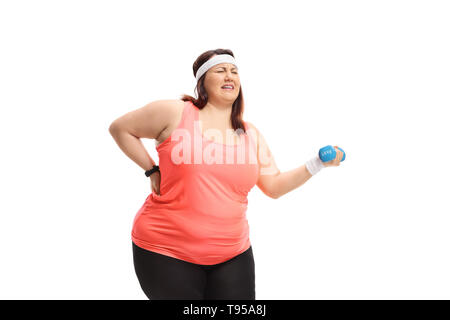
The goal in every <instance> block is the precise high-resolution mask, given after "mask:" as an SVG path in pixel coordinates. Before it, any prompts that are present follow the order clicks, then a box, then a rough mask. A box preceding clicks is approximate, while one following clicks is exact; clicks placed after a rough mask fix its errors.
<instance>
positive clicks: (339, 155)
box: [334, 146, 344, 166]
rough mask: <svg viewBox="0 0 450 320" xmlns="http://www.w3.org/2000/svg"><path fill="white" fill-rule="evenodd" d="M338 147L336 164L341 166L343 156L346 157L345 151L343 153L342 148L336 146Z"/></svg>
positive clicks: (336, 147)
mask: <svg viewBox="0 0 450 320" xmlns="http://www.w3.org/2000/svg"><path fill="white" fill-rule="evenodd" d="M334 148H335V149H336V159H335V160H336V162H335V163H336V166H339V165H340V164H341V161H342V158H343V157H344V153H342V151H341V150H339V148H338V146H334Z"/></svg>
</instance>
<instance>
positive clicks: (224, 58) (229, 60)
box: [195, 54, 237, 81]
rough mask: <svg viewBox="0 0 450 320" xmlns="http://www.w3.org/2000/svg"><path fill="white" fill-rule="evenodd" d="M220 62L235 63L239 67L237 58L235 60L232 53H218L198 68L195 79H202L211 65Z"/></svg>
mask: <svg viewBox="0 0 450 320" xmlns="http://www.w3.org/2000/svg"><path fill="white" fill-rule="evenodd" d="M220 63H231V64H234V65H235V66H236V68H237V65H236V60H234V57H233V56H232V55H229V54H218V55H216V56H214V57H212V58H211V59H209V60H208V61H206V62H205V63H204V64H202V66H201V67H200V68H198V70H197V74H196V75H195V79H197V81H198V79H200V78H201V76H202V75H203V74H204V73H205V72H206V71H208V70H209V69H210V68H211V67H213V66H215V65H217V64H220Z"/></svg>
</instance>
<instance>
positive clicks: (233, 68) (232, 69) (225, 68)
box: [217, 67, 237, 70]
mask: <svg viewBox="0 0 450 320" xmlns="http://www.w3.org/2000/svg"><path fill="white" fill-rule="evenodd" d="M220 68H223V69H226V68H225V67H218V68H217V69H220ZM233 69H236V70H237V68H236V67H233V68H231V70H233Z"/></svg>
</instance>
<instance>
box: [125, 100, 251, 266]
mask: <svg viewBox="0 0 450 320" xmlns="http://www.w3.org/2000/svg"><path fill="white" fill-rule="evenodd" d="M198 120H199V109H198V108H197V107H196V106H195V105H194V104H193V103H192V102H190V101H186V102H185V103H184V109H183V115H182V119H181V121H180V123H179V124H178V127H177V128H176V129H175V130H174V131H173V132H172V134H171V136H170V137H168V138H167V139H166V140H164V141H163V142H162V143H161V144H159V145H157V146H156V150H157V152H158V156H159V164H158V165H159V168H160V174H161V184H160V195H157V194H155V193H153V192H152V193H150V195H149V196H148V197H147V198H146V200H145V202H144V204H143V205H142V207H141V208H140V209H139V211H138V212H137V214H136V216H135V218H134V223H133V229H132V233H131V236H132V240H133V242H134V243H135V244H136V245H137V246H139V247H141V248H143V249H146V250H149V251H153V252H156V253H160V254H163V255H166V256H170V257H173V258H177V259H181V260H184V261H188V262H191V263H196V264H202V265H213V264H218V263H221V262H224V261H226V260H229V259H231V258H233V257H235V256H237V255H238V254H240V253H242V252H244V251H245V250H247V249H248V248H249V247H250V245H251V244H250V238H249V226H248V221H247V217H246V211H247V204H248V201H247V194H248V192H249V191H250V190H251V189H252V188H253V187H254V186H255V184H256V182H257V180H258V174H259V165H258V162H257V151H256V150H257V145H256V138H255V135H253V130H249V126H248V125H247V123H245V122H244V125H245V128H246V131H247V134H242V135H241V138H240V141H241V143H240V144H237V145H232V143H233V142H231V143H227V144H221V143H217V142H214V141H212V140H209V139H208V138H206V137H205V136H204V135H203V134H202V133H201V128H200V125H199V122H198ZM222 141H225V137H224V140H222Z"/></svg>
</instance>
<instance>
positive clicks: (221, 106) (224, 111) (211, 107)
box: [203, 100, 233, 119]
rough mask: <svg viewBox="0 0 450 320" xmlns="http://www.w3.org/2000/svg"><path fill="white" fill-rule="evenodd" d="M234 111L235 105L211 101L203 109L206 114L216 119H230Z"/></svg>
mask: <svg viewBox="0 0 450 320" xmlns="http://www.w3.org/2000/svg"><path fill="white" fill-rule="evenodd" d="M232 109H233V104H232V103H231V104H230V103H227V102H225V103H223V102H222V103H220V102H215V101H209V100H208V102H207V103H206V105H205V106H204V107H203V110H204V112H205V113H206V114H208V115H210V116H212V117H214V118H225V119H230V117H231V110H232Z"/></svg>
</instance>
